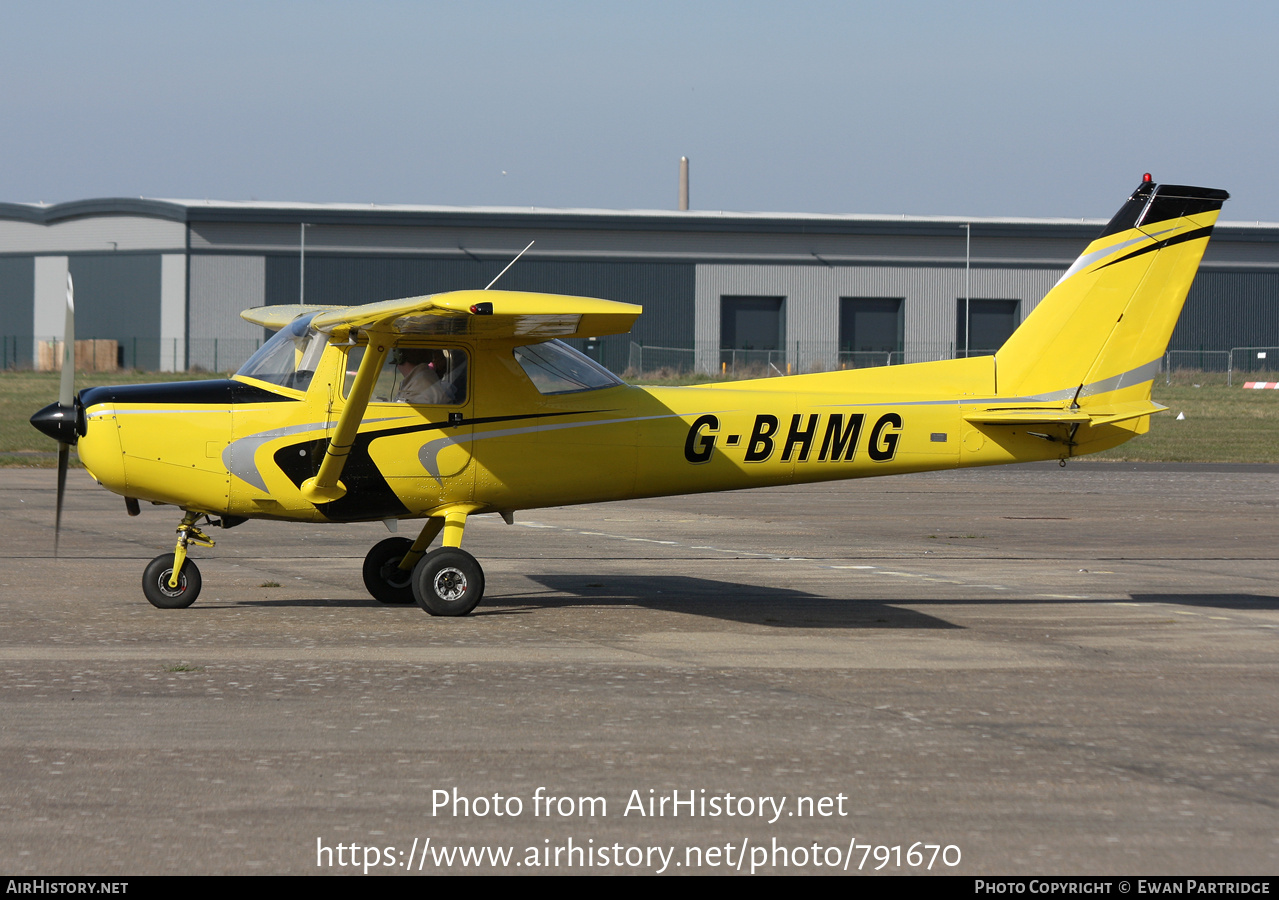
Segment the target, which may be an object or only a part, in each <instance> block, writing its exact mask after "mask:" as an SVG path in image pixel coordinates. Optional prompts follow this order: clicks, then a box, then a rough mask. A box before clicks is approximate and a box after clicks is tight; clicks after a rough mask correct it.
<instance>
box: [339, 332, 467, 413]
mask: <svg viewBox="0 0 1279 900" xmlns="http://www.w3.org/2000/svg"><path fill="white" fill-rule="evenodd" d="M364 351H365V347H364V345H363V344H361V345H359V346H355V347H352V348H351V350H350V352H349V353H348V354H347V357H346V383H345V386H344V387H343V390H342V394H343V396H345V397H350V396H351V387H352V386H353V385H354V384H355V375H356V373H357V372H358V371H359V369H360V363H361V362H362V361H363V359H364ZM467 362H468V359H467V353H466V351H465V350H463V349H462V348H460V347H424V346H418V345H416V344H408V345H406V344H400V345H397V346H395V347H393V348H391V350H390V352H388V353H387V354H386V361H385V362H384V363H383V365H382V371H381V372H379V373H378V378H377V382H376V384H374V386H373V393H372V396H371V397H370V398H369V399H370V400H372V401H373V402H374V403H388V402H393V403H412V404H414V405H415V406H424V405H427V406H460V405H462V404H464V403H466V370H467Z"/></svg>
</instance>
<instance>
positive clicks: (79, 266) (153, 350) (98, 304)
mask: <svg viewBox="0 0 1279 900" xmlns="http://www.w3.org/2000/svg"><path fill="white" fill-rule="evenodd" d="M160 265H161V263H160V254H158V253H105V254H79V255H75V256H71V257H70V258H69V259H68V266H69V268H70V270H71V277H72V278H73V279H75V301H76V322H75V331H76V338H77V339H79V340H86V339H90V338H106V339H109V340H113V341H116V342H117V344H118V345H119V347H120V351H121V356H120V361H121V363H122V364H123V365H124V366H125V367H126V368H130V369H145V370H148V371H153V372H154V371H158V370H159V369H160V362H161V354H160V285H161V278H160ZM64 287H65V285H64ZM64 293H65V291H64Z"/></svg>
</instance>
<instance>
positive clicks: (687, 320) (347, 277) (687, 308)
mask: <svg viewBox="0 0 1279 900" xmlns="http://www.w3.org/2000/svg"><path fill="white" fill-rule="evenodd" d="M227 258H233V257H227ZM509 261H510V260H500V261H490V260H470V259H461V260H459V259H420V258H419V259H405V258H388V257H384V256H364V257H359V256H328V255H312V254H310V253H308V254H307V259H306V302H307V303H320V304H329V303H332V304H343V305H346V304H357V303H372V302H374V301H377V300H391V299H395V298H397V297H413V296H417V295H421V294H435V293H440V292H442V291H455V290H466V289H472V290H473V289H478V288H482V287H484V286H485V285H487V284H488V283H489V282H490V281H492V280H493V278H494V277H495V276H496V275H497V274H498V273H499V272H500V271H502V268H503V267H504V266H505V265H506V264H507V262H509ZM298 270H299V266H298V258H297V256H296V255H294V256H268V257H266V271H265V302H266V303H296V302H298V280H299V274H300V273H299V271H298ZM193 271H194V270H193ZM693 281H694V267H693V266H692V265H690V264H686V263H638V262H635V263H632V262H578V261H566V262H554V261H546V260H532V261H526V260H523V259H521V260H520V261H519V262H518V263H516V264H515V266H514V267H512V268H511V270H510V271H508V272H507V273H506V274H505V275H503V276H502V279H501V281H499V282H498V284H497V285H496V286H497V287H502V288H505V289H507V290H513V291H544V292H548V293H557V294H577V295H581V296H585V297H602V298H604V299H606V300H619V301H621V302H624V303H638V304H640V305H642V306H643V307H644V314H643V315H642V316H640V318H639V320H638V321H637V322H636V325H635V328H634V329H633V330H632V332H631V334H630V335H629V336H627V335H611V336H609V337H606V338H604V339H603V340H602V341H601V342H600V345H601V346H600V353H599V358H600V361H601V362H603V363H604V365H606V366H608V367H609V368H612V369H614V370H616V371H622V370H624V369H625V368H626V365H627V359H628V349H629V346H630V341H632V340H634V341H638V342H644V343H649V344H661V343H663V342H671V341H674V342H676V343H674V344H670V343H667V345H668V346H690V345H691V343H692V340H693ZM192 290H193V292H194V283H193V287H192ZM579 343H580V342H579Z"/></svg>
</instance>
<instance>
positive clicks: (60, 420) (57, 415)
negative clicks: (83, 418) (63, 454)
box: [31, 403, 80, 444]
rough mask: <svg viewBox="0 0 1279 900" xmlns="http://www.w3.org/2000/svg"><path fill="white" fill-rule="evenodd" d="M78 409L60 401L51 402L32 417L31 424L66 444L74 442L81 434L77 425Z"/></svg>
mask: <svg viewBox="0 0 1279 900" xmlns="http://www.w3.org/2000/svg"><path fill="white" fill-rule="evenodd" d="M77 413H78V410H77V409H76V408H75V407H74V406H72V407H70V408H68V407H65V406H63V405H62V404H60V403H50V404H49V405H48V406H46V407H45V408H44V409H42V410H40V411H39V412H38V413H36V414H35V415H34V416H32V417H31V424H32V425H34V426H35V427H36V428H38V429H39V430H40V431H41V432H43V433H44V434H47V435H48V436H49V437H51V438H53V439H54V440H55V441H60V442H62V443H64V444H74V443H75V442H76V441H77V440H79V437H80V434H79V430H78V429H77V427H76V418H77Z"/></svg>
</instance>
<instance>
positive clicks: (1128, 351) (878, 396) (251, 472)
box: [31, 175, 1229, 616]
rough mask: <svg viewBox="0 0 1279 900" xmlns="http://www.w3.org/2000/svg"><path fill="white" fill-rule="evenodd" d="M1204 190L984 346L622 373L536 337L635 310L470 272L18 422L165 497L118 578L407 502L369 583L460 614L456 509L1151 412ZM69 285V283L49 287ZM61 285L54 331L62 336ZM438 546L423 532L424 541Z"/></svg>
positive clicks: (1023, 457)
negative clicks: (235, 362) (663, 379)
mask: <svg viewBox="0 0 1279 900" xmlns="http://www.w3.org/2000/svg"><path fill="white" fill-rule="evenodd" d="M1228 196H1229V195H1228V194H1227V193H1226V192H1225V191H1221V190H1213V189H1209V188H1199V187H1185V186H1178V185H1166V184H1164V185H1157V184H1155V183H1154V182H1152V181H1151V180H1150V176H1149V175H1147V176H1146V177H1145V179H1144V180H1143V182H1142V183H1141V185H1140V186H1139V187H1138V188H1137V190H1136V191H1135V192H1134V193H1133V194H1132V196H1131V197H1129V198H1128V200H1127V201H1126V202H1125V203H1124V205H1123V207H1122V208H1121V209H1120V210H1119V212H1118V213H1117V214H1116V215H1115V217H1114V218H1113V219H1111V221H1110V224H1109V225H1107V226H1106V228H1105V229H1104V230H1103V231H1102V233H1101V235H1100V237H1098V238H1097V239H1096V240H1095V241H1093V242H1092V243H1091V244H1089V245H1088V247H1087V249H1086V250H1085V251H1084V253H1083V255H1082V256H1080V257H1079V259H1078V260H1076V261H1075V263H1074V265H1072V266H1071V267H1070V268H1069V270H1067V272H1066V273H1065V274H1064V275H1063V276H1062V277H1061V280H1060V281H1058V282H1057V284H1056V285H1055V286H1054V287H1053V289H1052V290H1051V291H1049V293H1048V295H1047V296H1045V297H1044V299H1043V300H1042V301H1041V302H1040V303H1039V305H1038V306H1037V307H1036V308H1035V310H1034V311H1033V313H1031V314H1030V315H1029V316H1028V317H1027V318H1026V320H1025V322H1024V323H1023V324H1022V325H1021V327H1019V328H1018V329H1017V330H1016V332H1015V333H1014V334H1013V335H1012V337H1010V338H1009V339H1008V341H1007V343H1005V344H1004V346H1003V347H1002V348H1001V349H1000V350H999V351H998V352H997V353H995V354H994V355H993V356H981V357H972V358H962V359H949V360H941V361H935V362H924V363H917V364H912V365H898V366H891V367H884V368H873V369H856V370H850V371H837V372H824V373H819V374H808V375H795V376H788V377H778V378H765V379H758V380H751V381H736V382H728V383H722V384H710V385H705V386H697V387H647V388H641V387H632V386H630V385H627V384H624V383H623V382H622V381H621V380H619V379H618V378H617V377H616V376H614V375H613V374H612V373H611V372H609V371H608V370H607V369H605V368H603V367H602V366H600V365H598V364H596V363H595V362H593V361H592V360H590V359H589V358H587V357H586V356H584V355H582V354H580V353H578V352H576V351H575V350H573V349H571V348H570V347H569V346H568V345H567V344H565V343H563V342H562V341H561V340H559V339H561V338H576V337H585V336H589V335H604V334H617V333H623V332H626V331H629V330H630V327H631V324H632V322H633V321H634V320H635V317H636V316H638V315H639V314H640V312H641V307H639V306H635V305H631V304H627V303H618V302H613V301H609V300H597V299H591V298H586V297H568V296H558V295H553V294H535V293H519V292H513V291H502V290H471V291H455V292H450V293H442V294H434V295H430V296H424V297H411V298H408V299H404V300H390V301H386V302H378V303H370V304H366V305H363V306H348V307H317V306H287V305H285V306H267V307H259V308H257V309H250V310H248V311H246V312H244V313H243V314H242V315H243V317H244V318H245V319H247V320H248V321H250V322H254V323H257V324H259V325H262V326H265V327H267V328H272V329H278V331H277V332H276V333H275V335H274V336H273V337H271V338H270V339H269V340H268V341H267V342H266V343H265V344H263V346H262V348H261V349H260V350H259V351H258V352H257V353H256V354H255V355H254V356H253V357H252V358H250V359H249V360H248V362H246V363H245V364H244V366H243V367H242V368H241V369H240V370H239V371H238V372H237V373H236V374H235V375H234V376H233V377H232V378H230V379H227V380H215V381H202V382H182V383H174V384H158V385H132V386H123V387H95V388H90V389H86V390H84V391H81V392H80V393H79V394H78V395H76V394H75V393H74V390H73V385H72V384H71V381H70V375H71V371H72V370H73V369H74V365H73V364H72V363H68V362H67V361H65V359H66V358H65V357H64V363H63V382H62V393H61V396H60V399H59V401H58V402H57V403H54V404H51V405H49V406H48V407H46V408H45V409H43V410H41V411H40V412H38V413H36V414H35V416H33V417H32V420H31V421H32V424H34V425H35V426H36V427H37V428H39V429H40V430H41V431H43V432H45V433H46V434H48V435H50V436H51V437H53V438H55V439H56V440H58V441H59V443H60V453H59V476H58V478H59V486H58V501H57V502H58V510H57V522H58V523H59V524H60V522H61V516H62V496H63V485H64V484H65V477H66V466H67V451H68V449H69V447H70V446H71V445H76V446H77V447H78V451H79V455H80V459H81V460H82V461H83V463H84V465H85V467H86V468H87V469H88V471H89V473H90V474H91V475H92V476H93V477H94V478H95V479H96V480H97V481H98V482H99V483H100V484H101V485H103V486H104V487H106V488H107V489H108V490H111V491H114V492H115V493H117V494H121V495H123V496H124V497H125V505H126V507H127V509H128V511H129V512H130V513H131V514H134V515H136V514H137V512H138V504H139V501H143V500H145V501H150V502H152V503H156V504H170V505H173V506H175V507H178V508H179V509H181V510H182V511H183V513H184V515H183V517H182V521H181V524H180V525H179V526H178V539H177V544H176V546H175V547H174V550H173V552H172V553H165V554H163V555H161V556H158V557H156V558H155V559H154V560H152V562H151V564H150V565H148V566H147V567H146V571H145V572H144V574H143V576H142V588H143V593H144V594H145V595H146V597H147V599H148V600H149V601H150V602H151V603H153V604H154V605H155V606H158V607H162V608H167V609H173V608H181V607H186V606H189V605H190V604H191V603H193V602H194V601H195V599H196V597H197V596H198V595H199V593H200V584H201V579H200V573H199V570H198V569H197V568H196V565H195V563H194V562H193V561H192V559H191V558H190V557H189V556H188V547H189V545H190V544H192V543H195V544H198V545H202V546H212V545H213V541H212V540H211V539H210V538H209V537H208V535H206V534H205V532H204V531H202V530H201V528H200V527H199V526H200V525H201V524H208V525H218V526H221V527H224V528H230V527H233V526H235V525H238V524H240V523H241V522H243V521H245V520H246V519H274V520H284V521H295V522H369V521H379V520H381V521H385V522H386V523H387V524H388V527H390V526H392V525H393V524H394V522H393V520H404V519H424V520H425V523H424V524H423V525H422V527H421V530H420V531H419V532H418V534H417V537H416V539H414V540H410V539H408V538H404V537H390V538H387V539H386V540H383V541H382V542H380V543H378V544H377V545H375V546H374V547H373V549H372V550H370V551H369V553H368V556H367V557H366V559H365V561H364V573H363V574H364V583H365V585H366V586H367V587H368V590H369V593H371V594H372V595H373V596H374V597H375V598H377V599H378V600H380V601H382V602H384V603H412V602H414V601H416V602H417V604H418V605H419V606H421V607H422V609H424V610H425V611H426V612H428V613H430V614H432V615H442V616H461V615H466V614H467V613H469V612H470V611H471V610H473V609H474V608H475V605H476V604H477V603H479V602H480V598H481V597H482V595H483V593H484V572H483V570H482V569H481V568H480V564H479V563H478V562H477V561H476V560H475V558H474V557H473V556H471V554H469V553H467V552H466V551H465V550H463V549H462V540H463V534H464V531H465V528H466V522H467V519H468V518H469V517H470V516H473V515H477V514H480V513H499V514H501V515H502V517H503V518H505V519H506V521H507V522H508V523H509V522H511V521H512V516H513V515H514V513H515V512H516V511H518V510H525V509H535V508H539V507H546V506H562V505H568V504H576V503H592V502H597V501H604V500H623V499H629V498H636V497H657V496H663V495H671V494H683V493H696V492H703V491H724V490H732V489H737V488H750V487H761V486H765V485H779V484H790V483H799V482H817V481H828V480H833V479H840V478H862V477H868V476H873V475H895V474H899V473H903V472H922V471H927V470H932V469H949V468H956V467H960V466H991V465H999V464H1002V463H1015V462H1025V461H1028V460H1048V459H1061V460H1063V464H1064V460H1066V459H1067V458H1069V457H1073V456H1079V455H1082V454H1085V453H1093V452H1096V451H1098V450H1105V449H1107V448H1109V447H1114V446H1116V445H1117V444H1120V443H1122V442H1124V441H1126V440H1128V439H1129V438H1132V437H1134V436H1135V435H1139V434H1142V433H1144V432H1145V431H1146V430H1147V429H1148V428H1149V418H1150V415H1151V414H1152V413H1155V412H1158V411H1160V410H1162V409H1164V407H1162V406H1160V405H1158V404H1156V403H1153V402H1152V401H1151V399H1150V389H1151V383H1152V380H1153V378H1154V376H1155V375H1156V374H1157V373H1158V371H1159V367H1160V359H1161V357H1162V356H1163V353H1164V351H1165V349H1166V347H1167V344H1168V340H1169V337H1170V336H1171V334H1172V330H1173V327H1174V326H1175V325H1176V323H1177V318H1178V315H1179V313H1180V310H1181V306H1182V303H1183V301H1184V300H1185V297H1186V293H1187V291H1188V290H1189V289H1190V284H1191V281H1192V280H1193V279H1194V276H1195V272H1196V271H1197V269H1198V266H1199V261H1200V258H1201V257H1202V256H1203V252H1204V248H1205V247H1206V245H1207V243H1208V236H1209V234H1210V233H1211V232H1212V228H1213V224H1214V223H1215V222H1216V220H1217V216H1218V214H1219V212H1220V209H1221V206H1222V203H1223V202H1224V201H1225V200H1226V199H1227V198H1228ZM68 300H69V301H70V290H68ZM71 306H72V304H71V303H70V302H69V303H68V329H67V337H66V340H65V346H66V347H67V348H68V356H69V355H71V354H72V353H73V352H74V351H72V350H70V348H71V347H74V341H73V338H72V335H73V333H74V332H73V326H72V323H71V321H70V312H71ZM437 537H439V538H440V539H441V546H438V547H437V548H435V549H433V550H430V549H429V548H430V546H431V544H432V543H433V542H434V541H435V539H436V538H437Z"/></svg>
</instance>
